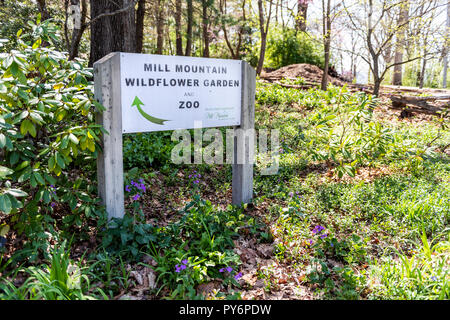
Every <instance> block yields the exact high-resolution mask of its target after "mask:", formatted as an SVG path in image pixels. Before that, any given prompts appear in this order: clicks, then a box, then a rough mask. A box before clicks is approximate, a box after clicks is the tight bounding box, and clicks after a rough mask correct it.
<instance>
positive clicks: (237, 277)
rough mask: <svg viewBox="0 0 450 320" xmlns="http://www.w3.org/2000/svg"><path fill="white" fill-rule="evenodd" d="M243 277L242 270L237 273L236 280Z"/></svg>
mask: <svg viewBox="0 0 450 320" xmlns="http://www.w3.org/2000/svg"><path fill="white" fill-rule="evenodd" d="M241 277H242V272H239V273H238V274H237V275H235V276H234V280H238V279H240V278H241Z"/></svg>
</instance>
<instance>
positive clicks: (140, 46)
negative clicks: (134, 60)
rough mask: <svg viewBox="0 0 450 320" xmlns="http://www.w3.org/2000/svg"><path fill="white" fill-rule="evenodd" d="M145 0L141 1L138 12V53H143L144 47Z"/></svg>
mask: <svg viewBox="0 0 450 320" xmlns="http://www.w3.org/2000/svg"><path fill="white" fill-rule="evenodd" d="M144 18H145V0H139V2H138V8H137V10H136V52H137V53H141V52H142V49H143V46H144Z"/></svg>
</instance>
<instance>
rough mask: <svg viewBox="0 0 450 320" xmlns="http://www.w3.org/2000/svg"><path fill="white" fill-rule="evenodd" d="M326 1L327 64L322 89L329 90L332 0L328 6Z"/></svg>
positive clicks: (324, 29) (324, 19)
mask: <svg viewBox="0 0 450 320" xmlns="http://www.w3.org/2000/svg"><path fill="white" fill-rule="evenodd" d="M324 5H325V2H324V0H322V9H323V11H324V12H323V39H324V51H325V52H324V55H325V66H324V68H323V75H322V83H321V89H322V90H327V86H328V68H329V64H330V47H331V17H330V14H331V0H328V1H327V7H326V8H325V7H324Z"/></svg>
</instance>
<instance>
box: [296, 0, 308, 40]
mask: <svg viewBox="0 0 450 320" xmlns="http://www.w3.org/2000/svg"><path fill="white" fill-rule="evenodd" d="M297 2H298V3H297V18H296V21H295V22H296V27H297V31H303V32H305V31H306V16H307V14H308V2H305V1H302V0H297Z"/></svg>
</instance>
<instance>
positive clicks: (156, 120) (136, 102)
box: [131, 96, 169, 125]
mask: <svg viewBox="0 0 450 320" xmlns="http://www.w3.org/2000/svg"><path fill="white" fill-rule="evenodd" d="M141 105H142V106H143V105H144V103H143V102H142V101H141V100H140V99H139V98H138V97H137V96H136V97H135V98H134V101H133V103H132V104H131V106H132V107H133V106H136V107H137V109H138V110H139V113H140V114H141V115H142V116H143V117H144V118H145V119H147V120H148V121H150V122H152V123H155V124H161V125H163V124H164V121H169V120H164V119H159V118H155V117H152V116H151V115H149V114H147V113H145V112H144V110H142V108H141Z"/></svg>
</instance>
